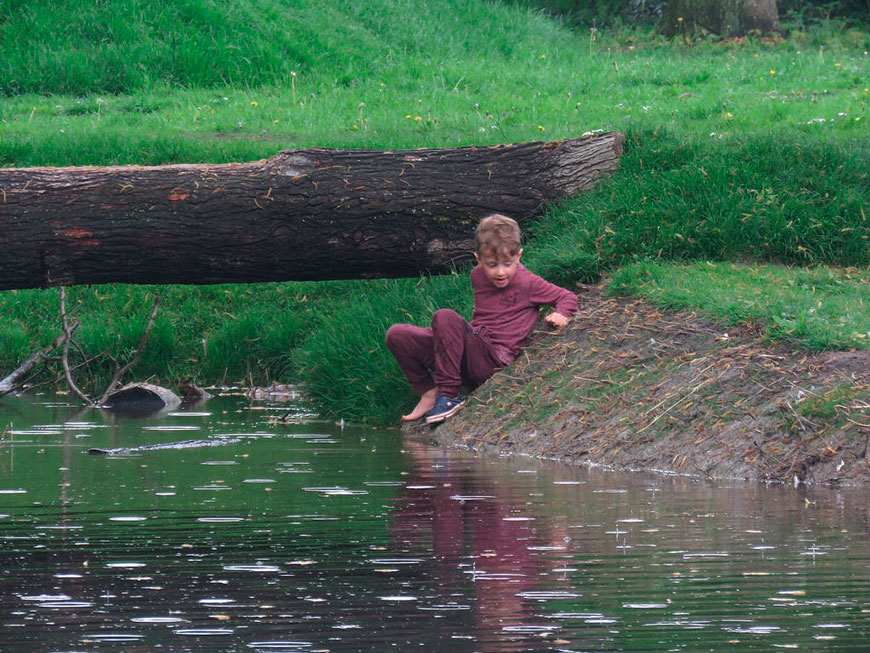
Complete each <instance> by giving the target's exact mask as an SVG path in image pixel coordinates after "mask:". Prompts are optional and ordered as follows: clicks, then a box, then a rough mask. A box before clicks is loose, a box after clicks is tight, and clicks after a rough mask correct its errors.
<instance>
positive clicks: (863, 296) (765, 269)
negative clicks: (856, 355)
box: [609, 261, 870, 349]
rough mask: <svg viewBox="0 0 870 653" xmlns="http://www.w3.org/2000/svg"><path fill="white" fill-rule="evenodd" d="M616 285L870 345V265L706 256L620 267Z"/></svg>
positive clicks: (814, 338) (776, 328)
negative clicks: (800, 264)
mask: <svg viewBox="0 0 870 653" xmlns="http://www.w3.org/2000/svg"><path fill="white" fill-rule="evenodd" d="M609 288H610V290H611V291H612V292H614V293H617V294H630V295H636V296H640V297H644V298H646V299H648V300H649V301H651V302H654V303H655V304H657V305H659V306H662V307H664V308H668V309H676V310H680V309H688V310H692V311H699V312H702V313H704V314H706V315H709V316H712V317H714V318H715V319H716V320H718V321H720V322H722V323H723V324H724V325H726V326H728V325H737V324H747V323H752V324H759V325H763V326H764V327H765V330H766V333H767V336H768V337H770V338H772V339H777V340H792V341H795V342H799V343H800V344H802V345H804V346H806V347H808V348H812V349H831V348H837V349H849V348H855V349H865V348H868V347H870V268H866V267H865V268H864V269H863V270H859V269H857V268H852V269H836V268H787V267H783V266H776V265H753V266H749V265H739V264H734V263H713V262H711V261H704V262H698V263H692V264H684V265H675V264H673V263H662V262H645V263H636V264H633V265H627V266H625V267H622V268H620V269H619V270H617V271H616V272H614V274H613V276H612V278H611V280H610V283H609Z"/></svg>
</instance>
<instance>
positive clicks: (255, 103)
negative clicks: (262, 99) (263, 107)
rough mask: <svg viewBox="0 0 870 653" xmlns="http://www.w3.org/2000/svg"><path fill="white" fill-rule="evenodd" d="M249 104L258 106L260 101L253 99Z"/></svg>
mask: <svg viewBox="0 0 870 653" xmlns="http://www.w3.org/2000/svg"><path fill="white" fill-rule="evenodd" d="M251 106H252V107H258V106H260V103H259V102H257V101H256V100H254V101H253V102H251Z"/></svg>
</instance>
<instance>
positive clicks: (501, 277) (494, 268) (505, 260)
mask: <svg viewBox="0 0 870 653" xmlns="http://www.w3.org/2000/svg"><path fill="white" fill-rule="evenodd" d="M522 255H523V250H522V249H520V250H517V252H516V253H515V254H511V253H510V252H506V251H504V250H501V251H500V252H495V251H492V250H486V251H484V252H480V253H477V252H475V254H474V259H475V260H476V261H477V262H478V263H479V264H480V267H482V268H483V274H484V276H486V279H487V281H489V282H490V283H491V284H492V285H493V286H495V287H496V288H507V287H508V286H509V285H510V282H511V281H513V278H514V275H515V274H516V273H517V265H518V264H519V262H520V256H522Z"/></svg>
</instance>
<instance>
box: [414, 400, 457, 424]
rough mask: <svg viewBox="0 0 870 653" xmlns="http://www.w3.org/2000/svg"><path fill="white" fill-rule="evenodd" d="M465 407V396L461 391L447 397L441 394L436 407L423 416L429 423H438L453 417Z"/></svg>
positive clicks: (436, 401)
mask: <svg viewBox="0 0 870 653" xmlns="http://www.w3.org/2000/svg"><path fill="white" fill-rule="evenodd" d="M464 407H465V397H463V396H462V394H461V393H460V394H459V395H458V396H456V397H445V396H444V395H441V396H440V397H438V398H437V399H436V400H435V408H433V409H432V410H430V411H429V412H428V413H426V416H425V417H424V418H423V419H425V420H426V423H427V424H437V423H438V422H443V421H444V420H445V419H447V418H448V417H453V416H454V415H455V414H456V413H458V412H459V411H460V410H462V409H463V408H464Z"/></svg>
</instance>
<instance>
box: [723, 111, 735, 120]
mask: <svg viewBox="0 0 870 653" xmlns="http://www.w3.org/2000/svg"><path fill="white" fill-rule="evenodd" d="M725 117H726V118H727V119H728V120H731V119H732V118H733V117H734V114H733V113H731V112H730V111H729V112H728V113H726V114H725Z"/></svg>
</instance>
